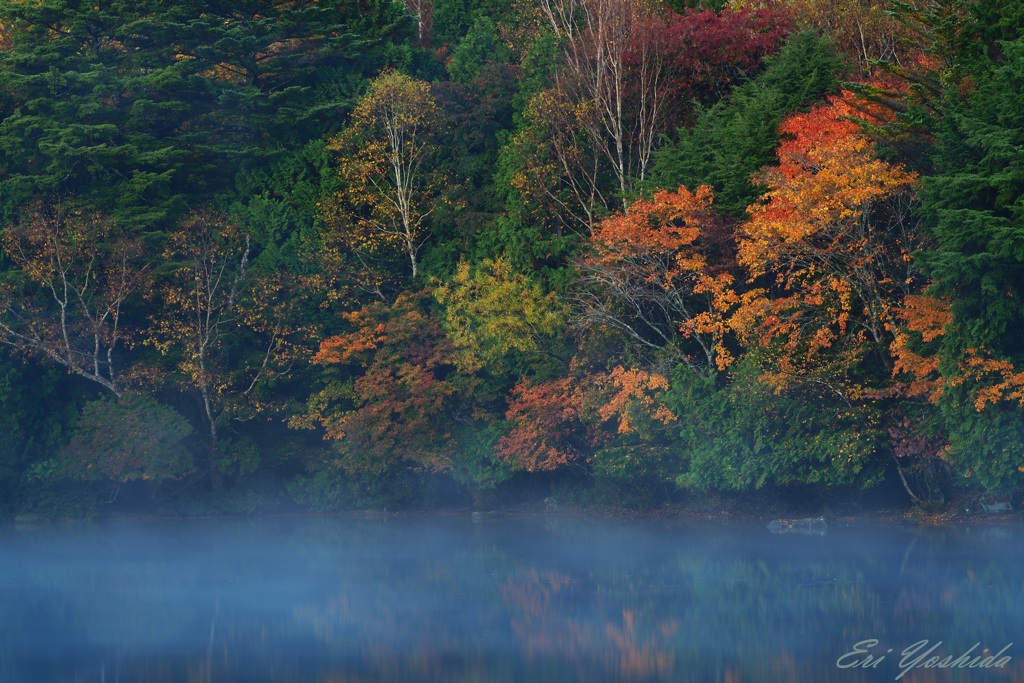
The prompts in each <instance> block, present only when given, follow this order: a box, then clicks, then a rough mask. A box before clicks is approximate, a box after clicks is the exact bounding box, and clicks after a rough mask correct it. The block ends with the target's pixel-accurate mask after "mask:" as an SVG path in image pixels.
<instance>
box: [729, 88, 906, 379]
mask: <svg viewBox="0 0 1024 683" xmlns="http://www.w3.org/2000/svg"><path fill="white" fill-rule="evenodd" d="M853 114H854V110H853V109H852V108H851V107H850V106H849V105H848V104H846V103H845V102H844V101H843V100H841V99H833V100H832V101H831V102H830V103H829V104H827V105H825V106H821V107H818V108H816V109H814V110H812V111H810V112H808V113H805V114H797V115H794V116H792V117H790V118H789V119H787V120H786V121H785V122H784V123H783V124H782V126H781V129H780V131H781V133H782V136H783V138H784V140H783V142H782V144H781V145H780V147H779V150H778V158H779V166H777V167H775V168H770V169H767V170H765V171H764V172H763V173H762V174H761V175H760V176H759V178H758V181H759V182H760V183H761V184H762V185H763V186H764V187H765V188H766V193H765V195H764V196H763V198H762V199H761V200H760V201H759V202H758V203H757V204H755V205H754V206H751V207H750V208H749V209H748V212H749V214H750V219H749V221H748V222H747V223H745V224H744V225H743V226H741V228H740V231H739V239H738V259H739V262H740V264H741V265H743V266H744V267H745V268H746V269H747V271H748V273H749V274H750V279H751V281H752V282H756V281H758V280H760V281H761V282H765V283H766V284H767V287H764V288H755V289H752V290H751V291H749V292H747V293H746V294H744V295H743V296H742V297H740V298H739V299H737V303H738V306H737V308H736V310H735V311H734V313H733V314H732V317H731V319H730V326H731V328H732V329H733V330H735V331H736V332H737V333H738V335H739V336H740V338H741V340H742V341H743V342H744V343H745V344H746V345H748V346H753V347H762V348H772V349H774V351H775V368H774V372H773V373H772V377H771V378H770V380H771V381H772V382H773V383H774V384H775V385H776V386H777V387H782V386H784V385H785V384H787V383H789V382H790V381H792V380H794V379H795V378H797V377H800V376H810V375H812V374H815V373H817V375H820V376H819V377H818V379H819V381H824V379H823V372H822V371H824V373H834V375H835V376H834V377H833V379H839V378H841V377H842V376H843V375H845V374H846V373H847V371H848V370H849V369H850V368H852V367H853V366H854V365H855V364H856V363H857V362H858V361H860V360H861V359H863V358H864V357H865V355H866V354H867V353H868V352H870V351H871V350H874V352H875V357H876V358H877V359H880V360H881V362H882V363H883V364H885V365H886V366H887V367H890V368H891V359H890V358H889V356H888V354H887V351H888V348H889V346H890V345H891V343H892V342H893V341H894V337H895V335H896V334H898V330H899V329H901V321H900V319H899V310H900V307H901V305H902V302H903V301H904V299H905V297H906V296H907V295H908V294H911V293H914V292H916V291H919V288H920V287H921V285H922V282H921V281H920V277H919V275H918V273H917V271H916V269H915V267H914V265H913V262H912V260H911V253H912V252H913V251H914V250H915V249H916V248H917V247H918V245H919V243H920V239H921V238H920V235H919V231H918V227H917V223H916V221H915V220H914V219H913V218H912V216H911V212H910V209H911V205H912V202H913V199H914V190H915V187H916V185H917V179H916V177H915V175H914V174H913V173H909V172H907V171H905V170H904V169H902V168H901V167H900V166H897V165H894V164H890V163H888V162H886V161H883V160H882V159H880V158H879V157H878V154H877V152H876V150H875V147H874V145H873V144H872V142H871V140H870V139H869V138H868V137H867V136H866V135H865V134H864V133H862V132H861V130H860V128H859V127H858V125H857V124H856V123H854V122H853V121H852V120H850V117H851V116H852V115H853ZM833 386H834V388H836V389H837V391H838V390H839V389H838V385H833Z"/></svg>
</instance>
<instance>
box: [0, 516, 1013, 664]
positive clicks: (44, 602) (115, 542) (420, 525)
mask: <svg viewBox="0 0 1024 683" xmlns="http://www.w3.org/2000/svg"><path fill="white" fill-rule="evenodd" d="M1022 540H1024V529H1022V528H1021V527H1017V526H1011V527H1005V526H1003V527H1000V526H984V525H982V526H976V527H970V528H944V529H902V528H892V527H878V526H870V525H852V526H839V527H833V528H832V529H830V530H829V531H828V532H827V533H826V534H825V535H799V534H787V535H773V534H771V533H769V532H768V531H767V530H766V529H765V527H764V526H763V525H761V524H743V525H723V524H719V523H714V524H711V523H704V524H702V523H694V522H687V523H682V522H664V521H635V520H634V521H613V520H596V519H573V518H559V517H507V518H497V519H495V518H487V519H483V520H481V519H476V520H474V519H473V518H471V517H469V516H394V517H376V518H374V517H338V518H317V519H306V518H293V519H292V518H275V519H256V520H213V521H210V520H204V521H187V522H147V523H130V524H129V523H107V524H96V525H84V526H68V527H38V528H32V529H13V528H7V529H4V530H2V531H0V629H2V632H0V681H11V682H21V681H25V682H28V683H47V682H49V681H74V682H76V683H77V682H84V681H104V682H108V681H125V682H127V681H141V682H146V683H159V682H162V681H168V682H170V681H174V682H183V681H202V682H207V681H209V682H226V681H244V682H249V681H253V682H256V681H301V682H307V681H309V682H312V681H324V682H328V681H330V682H334V683H340V682H342V681H344V682H349V683H354V682H357V681H359V682H367V683H369V682H374V683H382V682H390V681H402V682H404V681H410V682H416V681H423V682H431V681H454V682H461V681H467V682H468V681H474V682H481V683H483V682H492V681H494V682H498V681H517V682H518V681H522V682H525V683H530V682H538V683H543V682H546V681H551V682H558V683H563V682H565V683H571V682H579V683H600V682H603V681H680V682H682V681H693V682H695V683H697V682H699V683H711V682H721V683H726V682H727V683H747V682H752V681H754V682H759V681H766V682H775V681H778V682H782V681H798V682H801V683H803V682H816V683H832V682H842V683H860V682H864V681H893V680H897V679H896V677H897V676H898V675H899V674H900V673H901V669H900V666H899V660H900V653H901V651H903V650H904V649H905V648H908V647H911V646H912V645H913V644H915V643H919V642H920V641H922V640H928V641H929V644H928V647H929V648H930V647H932V646H934V645H935V644H936V643H938V642H939V641H942V644H941V645H940V646H939V647H938V648H937V649H936V650H934V652H933V654H938V655H942V656H943V657H945V656H953V657H956V656H959V655H960V654H962V653H963V652H964V651H966V650H968V649H969V648H971V646H973V645H975V643H979V645H978V647H977V648H976V649H975V650H974V651H973V653H972V656H973V655H974V654H977V653H980V652H981V651H982V650H983V649H984V648H990V650H991V651H992V652H997V651H999V650H1002V649H1003V648H1004V646H1006V645H1008V644H1009V645H1010V646H1009V648H1008V649H1006V650H1005V651H1004V655H1006V656H1009V657H1010V660H1008V661H1005V660H1004V663H1005V666H1003V667H1002V668H991V669H988V670H983V669H977V668H975V669H965V670H961V671H958V672H952V671H949V670H946V669H938V668H928V669H925V668H916V669H912V670H909V671H908V672H907V673H906V675H905V676H903V678H901V679H899V680H902V681H914V682H917V683H923V682H927V681H1024V666H1022V663H1024V544H1022ZM866 639H875V640H877V641H878V644H877V645H875V646H873V647H871V648H870V651H871V654H872V655H873V656H874V657H875V658H876V661H877V658H878V657H882V656H884V657H885V658H884V659H883V660H881V662H880V663H879V664H878V666H877V667H875V668H867V669H863V668H844V669H840V668H838V667H837V666H836V664H837V660H839V659H840V658H841V657H842V656H843V655H844V654H845V653H847V652H850V651H852V650H853V649H854V646H855V644H856V643H858V642H861V641H864V640H866ZM862 647H864V649H868V648H867V646H862ZM890 648H891V649H892V652H891V653H888V652H887V650H889V649H890ZM985 654H988V653H985ZM865 657H866V655H856V656H852V657H848V658H846V659H845V660H841V661H843V662H845V663H852V662H853V661H863V659H864V658H865ZM911 659H913V658H911ZM968 659H969V658H968ZM924 661H925V660H922V661H921V663H924ZM990 661H991V660H990Z"/></svg>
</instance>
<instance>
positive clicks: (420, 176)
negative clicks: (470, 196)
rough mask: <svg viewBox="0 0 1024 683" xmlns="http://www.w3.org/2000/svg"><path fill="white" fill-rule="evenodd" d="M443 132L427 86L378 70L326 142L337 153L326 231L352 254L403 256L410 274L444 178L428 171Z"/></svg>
mask: <svg viewBox="0 0 1024 683" xmlns="http://www.w3.org/2000/svg"><path fill="white" fill-rule="evenodd" d="M443 128H444V123H443V118H442V116H441V112H440V110H439V109H438V107H437V104H436V103H435V102H434V98H433V97H432V96H431V94H430V86H429V85H428V84H427V83H425V82H423V81H417V80H414V79H412V78H410V77H409V76H406V75H405V74H402V73H399V72H397V71H386V72H384V73H383V74H381V75H380V76H378V77H377V78H376V79H374V80H373V81H372V82H371V83H370V88H369V90H368V92H367V93H366V95H365V96H363V99H362V100H360V102H359V104H358V105H357V106H356V108H355V110H353V112H352V120H351V122H350V123H349V125H348V127H347V128H346V129H345V131H344V132H343V133H342V134H341V135H340V136H338V137H337V138H335V139H334V140H333V142H332V143H331V149H333V150H335V151H336V152H338V153H339V164H340V166H339V175H340V181H341V185H342V187H341V190H340V191H339V192H338V194H337V195H336V196H335V197H333V198H331V199H330V200H329V201H328V202H327V203H326V204H325V207H324V214H325V218H326V219H327V220H328V222H329V223H331V226H332V229H334V230H336V231H338V232H339V233H341V234H342V235H343V236H344V239H345V241H346V242H347V243H348V244H349V246H350V249H351V250H353V251H355V252H361V253H366V254H370V255H372V254H375V253H377V252H379V251H381V250H383V249H385V248H387V247H397V248H399V249H400V250H401V251H402V252H404V254H405V256H406V258H408V260H409V264H410V266H411V269H412V276H413V278H415V277H416V276H417V275H418V272H419V268H418V255H419V251H420V248H421V247H422V246H423V243H424V241H425V239H426V232H427V218H428V217H429V216H430V214H431V213H433V212H434V210H435V209H436V208H437V206H438V204H439V202H440V201H441V192H442V189H443V184H444V176H443V174H442V173H441V171H440V169H439V168H438V167H437V166H436V165H435V159H436V155H437V151H438V146H437V141H438V135H439V134H440V133H441V132H442V130H443Z"/></svg>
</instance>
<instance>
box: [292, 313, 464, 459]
mask: <svg viewBox="0 0 1024 683" xmlns="http://www.w3.org/2000/svg"><path fill="white" fill-rule="evenodd" d="M425 300H426V297H425V295H424V294H422V293H419V294H417V293H405V294H401V295H399V297H398V299H397V300H396V301H395V302H394V303H393V304H387V303H384V302H379V301H375V302H372V303H370V304H368V305H367V306H364V307H363V308H361V309H359V310H357V311H353V312H350V313H347V314H345V315H344V316H343V317H344V319H345V322H346V323H347V325H348V327H349V330H348V331H347V332H344V333H342V334H339V335H335V336H332V337H328V338H327V339H325V340H324V341H323V342H322V343H321V344H320V349H319V351H318V352H317V354H316V355H315V356H314V357H313V362H314V363H315V364H317V365H321V366H324V367H325V369H327V370H329V371H330V372H328V373H327V374H326V375H325V377H324V379H323V381H322V383H323V388H322V389H321V390H320V391H319V392H317V393H315V394H313V395H312V396H311V397H310V399H309V401H308V404H307V413H306V415H305V416H304V417H301V418H297V419H294V420H293V421H292V424H293V426H296V427H314V426H318V427H321V428H323V429H324V430H325V438H327V439H331V440H334V441H335V442H336V443H337V448H338V451H339V452H340V453H341V457H340V459H339V462H338V465H339V466H341V467H343V468H344V469H345V470H346V471H348V472H351V473H360V472H362V473H374V474H376V475H383V474H384V473H386V472H391V471H394V470H395V469H396V468H397V467H401V466H403V465H407V464H412V465H414V466H418V467H422V468H425V469H427V470H431V471H445V470H449V469H450V468H451V467H452V456H453V453H454V449H455V441H454V438H453V434H452V430H453V424H452V420H451V414H452V411H453V410H454V405H455V402H456V400H457V398H458V394H459V392H458V386H459V385H458V381H457V378H456V377H454V376H451V375H450V374H449V373H448V370H449V369H450V368H451V367H452V366H453V359H452V352H453V348H452V346H451V344H450V342H448V340H447V339H446V338H445V336H444V334H443V332H442V330H441V326H440V321H439V320H438V319H437V318H436V317H435V316H434V315H432V314H431V313H430V312H429V309H428V308H427V307H426V306H425V305H424V304H425ZM335 370H339V371H340V370H347V372H341V373H339V372H336V371H335Z"/></svg>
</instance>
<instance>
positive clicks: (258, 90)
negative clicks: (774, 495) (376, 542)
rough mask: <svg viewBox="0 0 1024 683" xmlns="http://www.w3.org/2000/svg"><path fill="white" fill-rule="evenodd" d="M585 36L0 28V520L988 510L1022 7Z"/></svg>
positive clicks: (547, 27)
mask: <svg viewBox="0 0 1024 683" xmlns="http://www.w3.org/2000/svg"><path fill="white" fill-rule="evenodd" d="M750 4H751V6H757V5H760V4H761V3H750ZM582 5H583V6H585V7H586V9H587V11H586V12H577V13H572V12H566V11H563V10H565V7H566V3H565V1H564V0H542V1H539V2H536V3H527V2H512V1H506V0H433V2H430V1H429V0H420V1H416V2H413V1H407V2H404V3H403V2H397V1H392V0H360V2H356V3H350V2H340V1H339V0H327V1H325V0H319V1H316V0H295V1H291V0H289V1H272V0H231V1H228V2H206V1H205V0H194V1H190V2H185V3H164V2H155V1H143V2H111V3H98V4H95V3H94V4H81V3H75V2H70V1H69V0H43V1H41V2H32V3H26V2H14V1H10V0H8V1H0V229H2V241H0V248H2V251H0V257H2V260H0V342H3V344H4V346H3V348H2V349H0V495H2V503H0V513H2V514H4V515H16V514H19V513H38V514H44V515H51V516H52V515H89V514H95V513H96V512H97V511H100V510H102V509H103V506H104V505H108V504H113V505H122V504H123V505H125V506H136V507H137V506H140V505H146V506H156V507H158V508H161V509H165V510H175V511H186V512H187V511H189V510H192V511H196V512H209V511H254V510H258V509H272V508H278V507H281V506H289V505H292V506H295V505H298V506H302V507H306V508H311V509H316V510H333V509H344V508H352V507H361V506H384V507H393V506H409V505H413V506H415V505H447V506H470V505H472V506H478V507H481V506H490V505H496V504H501V503H503V502H509V501H514V500H522V499H538V498H544V497H546V496H548V495H550V494H551V492H552V490H553V491H554V493H555V495H554V497H553V498H552V500H554V501H557V500H580V499H583V500H586V499H588V496H589V497H590V498H589V499H590V500H592V501H596V502H609V503H610V504H620V503H621V504H629V505H631V506H634V505H646V506H651V505H658V504H660V503H662V502H666V501H670V500H679V499H681V498H685V497H686V496H688V495H700V493H701V492H708V491H721V492H730V493H731V494H737V495H738V494H743V493H744V492H753V491H756V490H762V489H763V490H765V491H776V492H778V491H789V492H801V494H804V493H810V494H814V495H817V496H820V497H822V498H827V497H829V496H831V495H848V494H849V492H850V491H856V490H858V489H864V488H868V487H871V486H874V485H877V484H878V483H879V482H882V481H885V480H888V481H890V482H898V483H897V484H896V485H898V486H900V487H901V488H903V489H905V490H906V492H907V494H908V500H912V501H914V502H915V503H918V504H921V505H925V506H928V505H937V504H939V503H941V502H942V501H944V500H946V499H948V497H949V495H950V494H952V493H954V492H955V491H956V490H957V489H960V488H962V489H966V490H975V489H977V490H984V491H985V492H986V493H989V494H995V495H1000V496H1005V497H1012V496H1014V495H1016V494H1018V493H1019V492H1020V490H1021V487H1022V486H1024V474H1022V473H1024V446H1022V444H1024V409H1022V406H1024V343H1022V341H1021V340H1022V339H1024V304H1022V303H1021V300H1022V297H1024V275H1022V273H1024V200H1022V196H1024V157H1022V155H1021V151H1020V150H1021V149H1022V148H1024V111H1022V109H1021V107H1020V101H1021V98H1022V97H1024V75H1022V74H1024V37H1022V27H1021V22H1022V18H1024V12H1021V11H1020V9H1019V8H1017V7H1016V6H1015V5H1014V4H1013V3H999V2H994V1H990V0H913V1H908V2H893V3H892V4H891V7H890V9H891V12H892V13H890V14H886V13H884V12H881V11H880V10H879V11H876V10H878V8H876V7H874V6H873V5H872V8H870V12H869V11H868V10H867V9H865V10H864V12H865V13H864V14H863V16H861V17H860V18H859V19H857V21H858V22H861V23H858V26H859V27H860V31H861V33H860V35H859V39H858V40H857V41H853V42H851V41H850V39H849V35H848V31H847V29H848V26H846V25H845V24H848V23H849V22H850V21H852V19H851V18H850V16H851V15H850V14H849V13H850V12H853V11H854V10H853V9H851V7H850V6H847V5H846V4H842V3H830V2H827V1H826V0H815V2H813V3H810V4H809V5H807V7H805V9H808V8H810V9H813V12H811V11H807V12H803V13H802V12H800V11H794V8H795V7H796V5H795V3H788V2H782V3H775V4H773V5H771V6H770V7H769V8H767V9H765V8H763V7H761V8H758V9H748V8H746V5H747V3H743V2H729V3H722V2H682V1H674V2H659V1H657V0H652V1H651V2H646V1H645V0H582ZM800 7H804V5H800ZM858 16H860V15H858ZM599 18H600V19H599ZM861 20H863V21H861ZM594 22H599V23H600V25H598V23H594ZM608 27H612V28H613V29H614V30H611V29H608ZM606 29H608V30H606ZM854 43H856V44H854ZM869 46H871V48H870V49H869ZM878 46H882V47H878ZM884 46H890V47H889V48H885V47H884ZM883 48H884V49H883ZM887 50H888V51H887Z"/></svg>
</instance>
